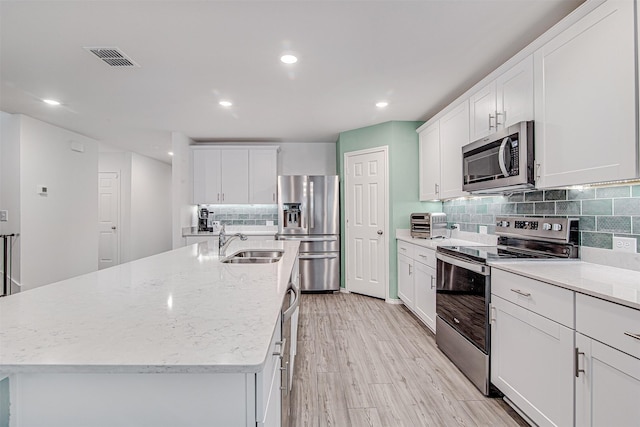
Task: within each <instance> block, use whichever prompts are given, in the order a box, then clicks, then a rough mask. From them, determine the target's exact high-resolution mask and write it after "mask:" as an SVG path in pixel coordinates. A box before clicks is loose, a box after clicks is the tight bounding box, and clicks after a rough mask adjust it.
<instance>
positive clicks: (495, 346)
mask: <svg viewBox="0 0 640 427" xmlns="http://www.w3.org/2000/svg"><path fill="white" fill-rule="evenodd" d="M491 287H492V291H491V382H492V383H493V385H495V386H496V387H497V388H498V389H499V390H500V391H501V392H502V393H504V395H505V397H506V398H507V399H509V400H510V401H511V402H512V404H514V405H515V406H517V407H518V409H519V410H521V411H522V412H523V413H524V414H525V415H526V416H527V417H528V418H530V419H531V420H532V421H533V422H535V423H536V424H537V425H539V426H572V425H575V426H577V427H608V426H615V427H632V426H633V427H637V426H640V310H636V309H633V308H631V307H626V306H623V305H619V304H615V303H612V302H609V301H605V300H602V299H599V298H594V297H591V296H588V295H584V294H582V293H579V292H573V291H569V290H567V289H563V288H560V287H557V286H554V285H551V284H548V283H545V282H541V281H537V280H533V279H529V278H525V277H523V276H519V275H517V274H512V273H508V272H505V271H502V270H499V269H497V268H495V267H494V268H493V271H492V283H491Z"/></svg>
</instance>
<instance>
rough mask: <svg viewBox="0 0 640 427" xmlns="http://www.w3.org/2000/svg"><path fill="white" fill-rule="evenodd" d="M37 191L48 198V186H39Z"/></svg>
mask: <svg viewBox="0 0 640 427" xmlns="http://www.w3.org/2000/svg"><path fill="white" fill-rule="evenodd" d="M36 191H37V192H38V194H40V195H41V196H46V195H47V194H48V188H47V186H46V185H38V187H37V188H36Z"/></svg>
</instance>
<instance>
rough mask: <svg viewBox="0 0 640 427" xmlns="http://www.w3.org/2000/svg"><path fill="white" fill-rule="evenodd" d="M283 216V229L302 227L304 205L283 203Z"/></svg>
mask: <svg viewBox="0 0 640 427" xmlns="http://www.w3.org/2000/svg"><path fill="white" fill-rule="evenodd" d="M282 214H283V218H284V221H283V224H282V228H283V229H287V228H300V227H302V203H283V204H282Z"/></svg>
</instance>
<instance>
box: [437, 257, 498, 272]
mask: <svg viewBox="0 0 640 427" xmlns="http://www.w3.org/2000/svg"><path fill="white" fill-rule="evenodd" d="M436 258H438V259H439V260H440V261H443V262H446V263H447V264H451V265H455V266H456V267H460V268H464V269H466V270H471V271H473V272H474V273H478V274H482V275H483V276H489V275H490V274H491V268H490V267H489V266H487V265H484V264H477V263H474V262H468V261H463V260H461V259H458V258H454V257H450V256H448V255H443V254H438V253H437V254H436Z"/></svg>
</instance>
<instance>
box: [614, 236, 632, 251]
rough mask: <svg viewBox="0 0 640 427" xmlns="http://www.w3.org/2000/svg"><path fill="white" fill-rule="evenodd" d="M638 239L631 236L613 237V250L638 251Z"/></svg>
mask: <svg viewBox="0 0 640 427" xmlns="http://www.w3.org/2000/svg"><path fill="white" fill-rule="evenodd" d="M636 244H637V243H636V239H633V238H629V237H615V236H614V237H613V250H614V251H618V252H630V253H632V254H635V253H636Z"/></svg>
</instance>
